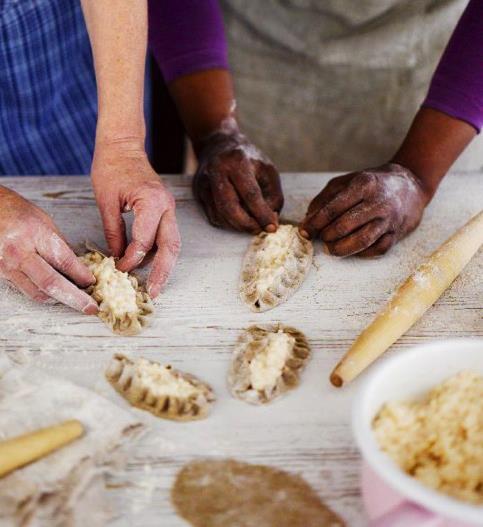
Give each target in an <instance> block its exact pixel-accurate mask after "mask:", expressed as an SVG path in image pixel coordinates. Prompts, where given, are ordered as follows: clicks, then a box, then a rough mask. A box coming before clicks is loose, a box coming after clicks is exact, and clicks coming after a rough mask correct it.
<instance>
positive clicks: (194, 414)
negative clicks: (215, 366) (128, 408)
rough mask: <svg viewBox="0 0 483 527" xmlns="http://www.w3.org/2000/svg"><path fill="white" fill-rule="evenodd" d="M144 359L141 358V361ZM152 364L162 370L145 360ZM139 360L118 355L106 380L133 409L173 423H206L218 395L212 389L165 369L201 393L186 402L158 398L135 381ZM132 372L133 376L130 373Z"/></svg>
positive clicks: (194, 379)
mask: <svg viewBox="0 0 483 527" xmlns="http://www.w3.org/2000/svg"><path fill="white" fill-rule="evenodd" d="M140 358H141V357H140ZM144 360H146V361H147V362H148V363H150V364H155V365H159V366H161V364H160V363H159V362H156V361H152V360H148V359H144ZM138 362H139V359H138V360H133V359H131V358H129V357H127V356H126V355H123V354H122V353H116V354H115V355H114V356H113V357H112V358H111V360H110V362H109V364H108V366H107V369H106V372H105V376H106V379H107V380H108V381H109V383H110V384H111V386H113V388H114V389H115V390H116V391H117V392H118V393H119V394H120V395H121V396H122V397H124V399H126V400H127V401H128V402H129V403H130V404H131V405H132V406H135V407H136V408H140V409H141V410H146V411H148V412H150V413H151V414H153V415H154V416H156V417H160V418H163V419H170V420H173V421H194V420H199V419H204V418H206V417H207V416H208V414H209V413H210V411H211V407H212V404H213V402H214V401H215V394H214V392H213V389H212V388H211V386H209V385H208V384H207V383H205V382H203V381H201V380H200V379H198V378H197V377H195V376H194V375H191V374H189V373H184V372H181V371H179V370H176V369H173V368H171V366H169V365H168V366H166V368H167V369H169V370H170V374H171V375H173V376H174V377H175V378H182V379H184V380H185V381H187V382H189V383H190V384H191V385H192V386H193V387H194V388H195V389H197V390H198V393H197V394H196V396H194V395H193V396H190V397H188V398H187V399H186V398H179V397H173V396H169V395H165V396H157V395H155V394H152V393H151V392H150V391H149V388H148V387H146V386H142V384H141V385H138V384H137V383H136V382H135V381H134V375H133V373H134V371H133V370H135V368H137V367H138ZM129 370H131V372H130V371H129Z"/></svg>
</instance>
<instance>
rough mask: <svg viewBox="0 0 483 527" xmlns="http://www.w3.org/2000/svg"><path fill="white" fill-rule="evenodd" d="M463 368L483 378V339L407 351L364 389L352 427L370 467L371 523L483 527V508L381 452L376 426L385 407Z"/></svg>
mask: <svg viewBox="0 0 483 527" xmlns="http://www.w3.org/2000/svg"><path fill="white" fill-rule="evenodd" d="M462 370H471V371H475V372H479V373H481V374H483V339H454V340H447V341H437V342H431V343H429V344H423V345H420V346H416V347H414V348H413V349H411V350H408V351H401V352H400V353H398V354H397V355H396V356H394V357H392V358H390V359H389V360H387V361H386V362H384V363H382V364H381V365H380V366H379V367H376V368H375V369H374V371H373V372H372V373H371V374H370V376H369V377H368V378H367V380H366V381H365V383H364V385H363V386H362V388H361V390H360V393H359V396H358V397H357V398H356V402H355V404H354V407H353V418H352V426H353V432H354V434H355V439H356V442H357V445H358V447H359V449H360V450H361V453H362V456H363V459H364V464H365V468H364V472H363V473H364V474H365V476H364V477H363V489H362V491H363V496H364V501H365V505H366V509H367V512H368V514H369V517H370V518H371V521H372V524H371V525H378V526H379V525H380V526H382V525H384V526H395V525H398V526H399V525H401V526H404V525H407V526H408V527H413V526H414V527H416V526H420V525H428V526H429V525H431V526H433V525H434V526H436V525H437V526H444V527H446V526H451V527H456V526H467V525H468V526H473V525H480V526H481V525H483V506H476V505H471V504H467V503H464V502H462V501H459V500H456V499H453V498H451V497H448V496H445V495H444V494H441V493H439V492H436V491H434V490H432V489H430V488H428V487H426V486H424V485H423V484H421V483H419V482H418V481H417V480H416V479H414V478H412V477H411V476H408V475H406V474H405V473H404V472H403V471H402V470H400V469H399V468H398V467H397V466H396V464H395V463H393V461H392V460H391V459H390V458H389V457H388V456H387V455H386V454H384V453H383V452H382V451H381V450H380V449H379V447H378V445H377V443H376V439H375V437H374V434H373V432H372V427H371V423H372V420H373V418H374V416H375V415H376V414H377V412H378V411H379V410H380V408H381V407H382V405H383V404H384V403H386V402H389V401H398V400H408V399H412V398H415V397H418V396H420V395H422V394H424V393H427V392H428V391H429V390H430V389H431V388H432V387H434V386H435V385H437V384H439V383H441V382H442V381H443V380H445V379H446V378H448V377H451V376H452V375H454V374H456V373H458V372H460V371H462ZM482 404H483V401H482ZM405 517H406V520H404V518H405ZM409 518H413V520H409ZM415 518H419V520H416V519H415ZM405 522H406V523H405Z"/></svg>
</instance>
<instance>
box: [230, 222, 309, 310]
mask: <svg viewBox="0 0 483 527" xmlns="http://www.w3.org/2000/svg"><path fill="white" fill-rule="evenodd" d="M313 254H314V249H313V245H312V242H311V241H310V240H306V239H305V238H303V237H302V236H300V234H299V232H298V229H297V227H294V226H293V225H280V227H279V228H278V230H277V232H274V233H270V234H269V233H266V232H262V233H261V234H259V235H258V236H255V238H254V239H253V241H252V243H251V245H250V247H249V248H248V251H247V253H246V255H245V258H244V260H243V266H242V272H241V280H240V296H241V299H242V300H243V301H244V302H245V303H246V304H247V305H248V306H249V307H250V309H251V310H252V311H256V312H259V311H268V310H269V309H272V308H274V307H276V306H278V305H279V304H282V303H283V302H285V301H286V300H287V299H288V298H289V297H291V296H292V295H293V294H294V293H295V291H296V290H297V289H298V288H299V287H300V285H301V284H302V282H303V281H304V280H305V277H306V276H307V273H308V272H309V269H310V265H311V264H312V259H313Z"/></svg>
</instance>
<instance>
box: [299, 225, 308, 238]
mask: <svg viewBox="0 0 483 527" xmlns="http://www.w3.org/2000/svg"><path fill="white" fill-rule="evenodd" d="M299 233H300V236H303V237H304V238H307V240H309V239H310V235H309V233H308V232H307V231H306V230H305V229H301V228H300V227H299Z"/></svg>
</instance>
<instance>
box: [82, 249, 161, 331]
mask: <svg viewBox="0 0 483 527" xmlns="http://www.w3.org/2000/svg"><path fill="white" fill-rule="evenodd" d="M80 260H81V261H82V262H83V263H84V264H85V265H86V266H87V267H88V268H89V269H90V271H91V272H92V274H93V275H94V277H95V279H96V283H95V284H94V285H92V286H90V287H89V288H88V289H87V292H88V293H89V294H90V295H91V296H92V298H93V299H94V300H95V301H96V302H97V303H98V304H99V313H98V316H99V318H100V319H101V320H102V321H104V322H105V323H106V324H107V325H108V326H109V327H110V328H111V330H112V331H113V332H114V333H118V334H119V335H124V336H129V335H136V334H137V333H139V332H140V331H141V329H142V328H143V327H144V326H146V325H147V324H148V316H149V315H151V314H152V313H153V304H152V302H151V299H150V298H149V295H148V294H147V293H146V291H145V290H144V288H143V287H141V286H140V285H139V283H138V281H137V278H136V277H134V276H132V275H129V274H128V273H123V272H121V271H118V270H117V269H116V262H115V260H114V258H113V257H112V256H111V257H108V256H105V255H104V254H102V253H101V252H99V251H91V252H88V253H87V254H85V255H84V256H81V257H80Z"/></svg>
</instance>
